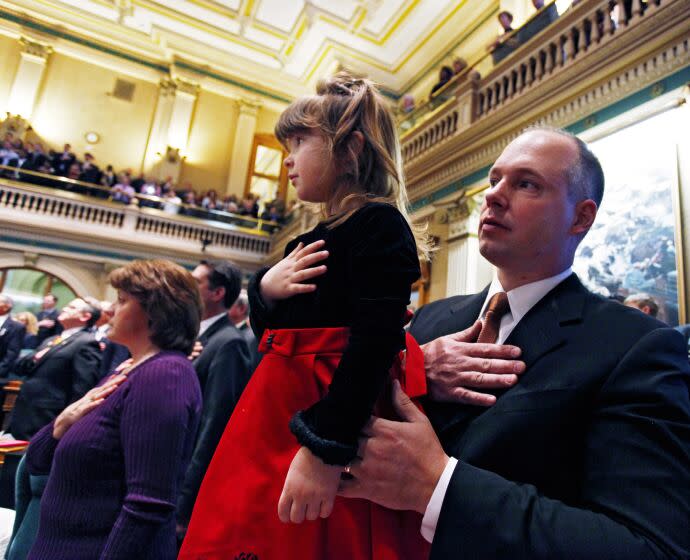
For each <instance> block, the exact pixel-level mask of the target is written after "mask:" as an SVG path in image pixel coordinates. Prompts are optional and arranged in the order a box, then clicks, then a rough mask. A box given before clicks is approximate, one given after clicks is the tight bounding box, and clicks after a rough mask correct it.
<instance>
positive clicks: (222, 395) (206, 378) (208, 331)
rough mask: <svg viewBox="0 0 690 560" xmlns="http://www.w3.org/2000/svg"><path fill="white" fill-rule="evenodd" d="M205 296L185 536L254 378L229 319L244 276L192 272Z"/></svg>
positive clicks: (222, 265) (206, 267)
mask: <svg viewBox="0 0 690 560" xmlns="http://www.w3.org/2000/svg"><path fill="white" fill-rule="evenodd" d="M192 275H193V276H194V278H195V280H196V282H197V285H198V286H199V292H200V293H201V301H202V311H203V315H202V317H203V320H202V321H201V325H200V329H199V337H198V338H199V342H201V344H202V346H203V350H202V351H201V354H199V356H197V357H196V358H195V359H194V361H193V362H192V365H193V366H194V369H195V370H196V373H197V376H198V377H199V383H200V384H201V391H202V394H203V401H202V402H203V408H202V411H201V421H200V424H199V433H198V435H197V438H196V442H195V444H194V451H193V453H192V459H191V461H190V463H189V468H188V469H187V472H186V474H185V477H184V481H183V483H182V485H181V489H180V495H179V500H178V503H177V524H178V527H177V530H178V534H179V536H180V537H182V536H184V532H185V530H186V528H187V525H188V524H189V519H190V518H191V516H192V509H193V507H194V502H195V501H196V496H197V494H198V492H199V488H200V486H201V481H202V480H203V478H204V475H205V474H206V469H207V468H208V465H209V463H210V462H211V457H213V453H214V452H215V450H216V447H217V446H218V442H219V441H220V436H221V435H223V431H224V430H225V425H226V424H227V423H228V420H229V419H230V416H231V415H232V411H233V410H234V408H235V405H236V404H237V401H238V400H239V398H240V396H241V395H242V391H244V388H245V386H246V385H247V382H248V381H249V377H250V376H251V374H252V369H251V357H250V353H249V349H248V347H247V343H246V341H245V337H244V336H243V335H242V334H241V333H240V332H239V331H238V330H237V328H235V326H234V325H233V324H232V322H231V321H230V318H229V317H228V309H229V308H230V307H231V306H232V304H233V302H234V301H235V300H236V299H237V296H238V294H239V293H240V287H241V286H242V274H241V272H240V271H239V269H237V268H236V267H235V266H233V265H232V264H230V263H229V262H211V261H202V262H201V264H199V266H197V267H196V268H195V269H194V272H193V273H192Z"/></svg>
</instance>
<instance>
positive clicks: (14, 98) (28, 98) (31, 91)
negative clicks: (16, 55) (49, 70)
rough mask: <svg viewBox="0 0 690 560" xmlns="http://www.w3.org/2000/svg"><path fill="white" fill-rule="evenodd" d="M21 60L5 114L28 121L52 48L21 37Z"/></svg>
mask: <svg viewBox="0 0 690 560" xmlns="http://www.w3.org/2000/svg"><path fill="white" fill-rule="evenodd" d="M20 42H21V45H22V51H21V60H20V61H19V67H18V68H17V73H16V74H15V76H14V81H13V82H12V89H11V90H10V96H9V99H8V102H7V112H9V113H10V114H11V115H21V116H22V117H23V118H24V119H25V120H27V121H30V120H31V115H32V114H33V111H34V106H35V104H36V98H37V97H38V89H39V87H40V86H41V81H42V79H43V74H44V72H45V69H46V63H47V62H48V57H49V55H50V53H51V52H53V49H52V47H50V46H49V45H43V44H41V43H36V42H34V41H30V40H29V39H26V38H24V37H22V38H21V39H20Z"/></svg>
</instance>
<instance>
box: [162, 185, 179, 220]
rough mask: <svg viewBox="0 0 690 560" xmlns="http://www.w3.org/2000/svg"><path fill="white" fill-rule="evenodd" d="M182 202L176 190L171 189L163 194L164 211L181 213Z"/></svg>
mask: <svg viewBox="0 0 690 560" xmlns="http://www.w3.org/2000/svg"><path fill="white" fill-rule="evenodd" d="M181 204H182V200H181V199H180V197H179V196H177V194H176V193H175V191H174V190H172V189H170V190H168V191H167V192H166V193H165V194H164V195H163V212H167V213H168V214H179V212H180V205H181Z"/></svg>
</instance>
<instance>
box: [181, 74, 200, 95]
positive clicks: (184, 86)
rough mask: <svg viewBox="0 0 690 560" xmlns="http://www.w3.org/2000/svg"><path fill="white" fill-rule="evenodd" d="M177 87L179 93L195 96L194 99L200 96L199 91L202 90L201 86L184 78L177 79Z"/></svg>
mask: <svg viewBox="0 0 690 560" xmlns="http://www.w3.org/2000/svg"><path fill="white" fill-rule="evenodd" d="M175 86H176V87H177V91H179V92H180V93H186V94H187V95H193V96H194V97H196V96H197V95H199V90H200V89H201V86H200V85H199V84H197V83H195V82H191V81H189V80H185V79H183V78H175Z"/></svg>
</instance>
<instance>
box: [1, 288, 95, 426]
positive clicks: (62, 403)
mask: <svg viewBox="0 0 690 560" xmlns="http://www.w3.org/2000/svg"><path fill="white" fill-rule="evenodd" d="M99 315H100V309H98V308H97V307H95V306H93V305H90V304H88V303H86V302H85V301H84V300H83V299H79V298H78V299H75V300H73V301H71V302H70V303H68V304H67V305H66V306H65V307H64V308H63V309H62V311H61V312H60V315H58V321H59V322H60V324H61V325H62V326H63V327H64V330H63V331H62V333H61V334H59V335H56V336H53V337H51V338H48V339H46V340H45V341H44V342H43V344H42V345H41V346H39V347H38V350H37V352H36V353H35V354H30V355H28V356H25V357H23V358H21V359H20V360H19V361H18V362H17V365H16V366H15V373H16V374H17V375H19V376H20V377H23V378H24V383H22V388H21V390H20V391H19V396H18V397H17V402H16V404H15V407H14V410H13V411H12V419H11V421H10V426H9V432H11V433H12V435H13V436H14V437H16V438H18V439H31V437H32V436H33V435H34V434H35V433H36V432H37V431H38V430H40V429H41V428H42V427H43V426H45V425H46V424H48V423H49V422H50V421H51V420H53V419H54V418H55V417H56V416H57V415H58V414H59V413H60V411H61V410H62V409H64V408H65V407H66V406H67V405H68V404H69V403H72V402H74V401H76V400H78V399H80V398H81V397H83V396H84V394H85V393H86V392H87V391H88V390H89V389H91V388H92V387H94V385H96V383H97V382H98V379H99V371H100V365H101V351H100V348H99V347H98V342H96V339H95V338H94V335H93V332H91V327H92V326H93V325H94V323H95V322H96V321H97V320H98V317H99Z"/></svg>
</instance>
